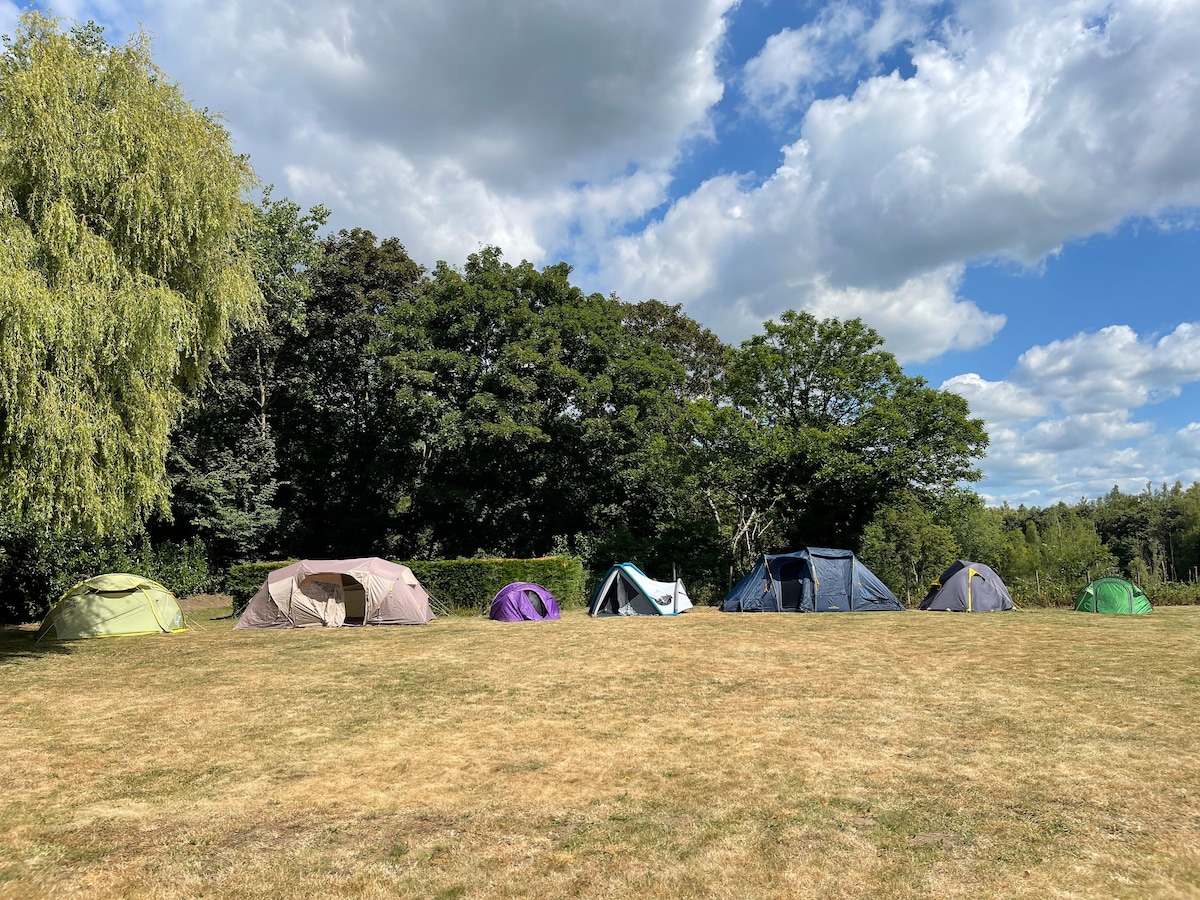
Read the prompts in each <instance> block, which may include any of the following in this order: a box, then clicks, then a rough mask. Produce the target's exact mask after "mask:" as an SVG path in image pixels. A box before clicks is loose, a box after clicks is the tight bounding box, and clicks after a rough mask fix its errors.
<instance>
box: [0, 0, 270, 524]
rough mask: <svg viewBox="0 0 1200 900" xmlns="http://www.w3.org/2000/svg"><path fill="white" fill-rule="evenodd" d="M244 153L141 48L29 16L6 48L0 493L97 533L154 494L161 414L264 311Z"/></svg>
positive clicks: (144, 506) (1, 98) (159, 501)
mask: <svg viewBox="0 0 1200 900" xmlns="http://www.w3.org/2000/svg"><path fill="white" fill-rule="evenodd" d="M252 183H253V175H252V172H251V169H250V166H249V163H248V162H247V161H246V160H245V159H244V158H242V157H239V156H238V155H237V154H235V153H234V151H233V149H232V147H231V145H230V140H229V135H228V133H227V132H226V130H225V129H224V128H223V127H222V126H221V124H220V123H219V122H218V121H217V120H216V118H215V117H213V116H212V115H210V114H209V113H207V112H206V111H203V110H198V109H195V108H193V107H192V106H191V105H189V104H188V102H187V101H186V100H185V99H184V96H183V93H182V91H181V90H180V88H179V87H178V86H177V85H176V84H174V83H173V82H171V81H170V80H169V79H168V78H167V77H166V76H165V75H164V73H163V72H162V71H160V70H159V69H158V68H157V67H156V66H155V65H154V63H153V61H152V58H151V50H150V43H149V39H148V38H147V37H146V36H145V35H144V34H138V35H134V36H133V37H131V38H130V39H129V40H128V41H126V42H125V43H123V44H120V45H110V44H108V43H107V42H106V41H105V40H104V37H103V34H102V33H101V31H100V29H98V28H97V27H95V26H94V25H91V24H89V25H87V26H82V27H76V28H73V29H71V30H70V31H64V30H63V27H62V25H61V24H60V22H59V21H58V20H56V19H53V18H50V17H47V16H44V15H42V14H40V13H36V12H30V13H27V14H25V15H24V16H23V17H22V18H21V21H20V24H19V26H18V28H17V29H16V32H15V34H14V35H13V36H11V37H6V38H5V47H4V52H3V54H2V55H0V501H2V502H3V504H4V506H5V508H6V509H7V510H9V511H10V512H11V513H12V514H15V515H17V516H18V517H20V518H22V519H26V520H37V521H42V522H45V523H47V524H49V525H51V526H54V527H68V526H70V527H77V528H83V529H87V530H93V531H102V530H105V529H110V528H114V527H120V526H123V525H125V524H127V523H129V522H130V521H136V520H139V519H140V518H142V517H144V516H145V515H146V514H147V513H148V512H149V511H151V510H152V509H156V508H165V505H166V501H167V497H168V486H167V478H166V472H165V458H166V454H167V446H168V440H169V435H170V430H171V426H172V425H173V423H174V422H175V421H176V420H177V419H178V417H179V415H180V412H181V410H182V408H183V405H184V402H185V398H186V396H187V394H188V392H189V391H191V390H192V389H194V388H195V387H196V386H197V385H198V384H199V383H200V381H201V379H202V378H203V377H204V375H205V373H206V371H207V368H208V366H209V364H210V363H211V361H212V360H213V359H214V358H218V357H220V356H221V355H222V354H223V352H224V351H225V348H226V347H227V345H228V342H229V340H230V336H231V334H232V333H233V330H234V329H235V328H236V327H237V326H240V325H244V324H246V323H248V322H249V321H250V320H251V319H252V318H253V317H254V316H255V315H256V314H257V311H258V307H259V304H260V302H261V295H260V293H259V290H258V287H257V286H256V283H255V278H254V263H253V255H252V253H251V252H250V251H249V250H248V249H247V248H246V246H245V245H244V242H243V239H244V237H245V234H246V228H247V226H248V224H249V223H250V221H251V216H252V209H251V207H250V206H249V205H248V203H247V202H246V199H245V197H246V192H247V190H248V189H249V187H250V186H251V185H252Z"/></svg>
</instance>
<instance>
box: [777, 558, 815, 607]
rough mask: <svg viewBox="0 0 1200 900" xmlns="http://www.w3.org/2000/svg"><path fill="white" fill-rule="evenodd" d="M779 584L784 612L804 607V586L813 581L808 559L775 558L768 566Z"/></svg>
mask: <svg viewBox="0 0 1200 900" xmlns="http://www.w3.org/2000/svg"><path fill="white" fill-rule="evenodd" d="M767 569H768V571H769V572H770V573H771V577H772V578H774V579H775V581H776V583H777V584H778V585H779V606H780V608H781V609H782V610H783V611H784V612H799V611H800V610H801V609H803V608H804V602H803V601H804V586H805V585H806V584H809V583H810V582H811V581H812V570H811V569H810V568H809V565H808V560H806V559H797V558H794V557H785V558H782V559H773V560H771V562H770V564H769V565H768V567H767Z"/></svg>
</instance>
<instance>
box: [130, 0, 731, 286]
mask: <svg viewBox="0 0 1200 900" xmlns="http://www.w3.org/2000/svg"><path fill="white" fill-rule="evenodd" d="M735 2H736V0H706V2H703V3H694V2H690V0H664V2H661V3H657V4H653V5H646V4H644V3H641V2H639V0H606V2H604V3H574V2H567V0H528V2H520V3H495V2H493V0H454V2H441V3H407V4H381V3H374V2H369V0H255V2H249V0H179V2H176V3H172V4H169V5H168V6H166V7H165V8H161V9H158V10H157V11H156V13H155V21H154V29H155V31H156V32H157V34H158V38H159V40H158V44H157V47H158V50H159V54H158V55H159V58H160V61H161V62H162V64H163V65H164V67H165V68H167V69H168V71H169V72H170V73H171V74H172V76H173V77H176V78H179V79H180V81H181V82H182V83H183V84H184V85H185V87H186V88H187V89H188V90H189V92H190V93H191V94H192V95H193V97H194V99H195V100H196V101H197V102H199V103H202V104H203V105H206V106H210V107H212V108H215V109H220V110H222V111H224V112H225V114H226V115H227V117H228V119H229V121H230V123H231V127H232V128H233V131H234V134H235V137H236V138H237V139H238V140H239V144H240V145H241V146H242V147H243V148H246V147H249V148H253V151H254V152H253V161H254V163H255V165H256V168H257V169H258V170H259V171H260V172H266V173H273V172H286V173H287V177H288V183H287V184H285V185H281V186H280V187H281V190H283V191H286V193H288V194H289V195H290V196H292V197H293V198H294V199H297V200H299V201H300V202H302V203H307V204H312V203H317V202H325V203H327V204H330V205H333V206H335V214H334V222H335V224H338V225H361V226H365V227H370V228H372V229H373V230H375V231H377V232H379V233H381V234H395V235H396V236H398V237H400V238H401V240H403V241H404V242H405V243H406V245H407V246H408V247H409V250H410V252H412V253H413V254H414V255H415V256H417V258H418V259H421V260H422V261H425V262H430V261H432V259H433V258H436V257H438V256H444V257H446V258H449V259H461V258H462V257H463V256H464V255H465V254H466V253H468V252H471V251H472V250H474V249H475V248H476V247H477V246H478V245H479V244H480V243H497V244H499V245H500V246H501V247H502V248H503V249H504V250H505V252H506V254H507V255H508V256H510V257H514V258H519V257H521V256H523V255H528V256H530V257H531V258H534V259H536V260H540V261H546V259H545V256H546V255H547V254H549V253H550V252H552V251H555V250H557V249H560V248H561V247H563V246H564V244H563V241H565V240H566V235H568V234H572V233H574V234H575V235H576V239H578V238H579V237H580V235H587V236H589V237H590V238H591V240H593V241H596V240H601V239H602V238H603V237H604V235H606V234H607V233H609V232H610V231H611V229H612V228H613V227H614V224H615V223H621V222H626V221H629V220H630V219H636V218H637V217H639V216H641V215H643V214H644V213H645V212H646V211H647V210H648V209H651V208H653V207H654V206H657V205H659V204H661V203H662V202H663V201H664V200H665V199H666V186H667V184H668V181H669V174H668V173H669V171H670V169H671V167H672V165H673V164H674V161H675V160H676V158H677V156H678V153H679V150H680V146H681V145H682V144H683V143H684V142H685V141H687V140H689V139H691V138H693V137H695V136H697V135H703V134H706V133H708V132H709V131H710V129H711V125H710V123H709V119H708V116H709V111H710V109H711V107H712V106H713V104H714V103H716V102H717V101H718V100H719V99H720V98H721V96H722V92H723V90H724V87H723V85H722V83H721V82H720V80H719V79H718V78H717V77H716V74H715V54H716V52H717V51H718V49H719V47H720V45H721V41H722V38H723V34H724V27H725V20H724V13H725V12H726V10H727V9H728V8H729V7H730V6H731V5H732V4H733V3H735ZM269 177H274V176H269ZM322 190H323V191H327V192H328V193H319V191H322ZM584 252H585V253H586V248H585V249H584ZM592 253H593V254H594V251H592Z"/></svg>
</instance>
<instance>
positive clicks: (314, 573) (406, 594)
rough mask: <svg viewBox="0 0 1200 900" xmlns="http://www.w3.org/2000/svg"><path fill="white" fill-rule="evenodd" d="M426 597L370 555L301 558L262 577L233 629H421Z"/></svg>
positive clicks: (405, 575) (404, 571)
mask: <svg viewBox="0 0 1200 900" xmlns="http://www.w3.org/2000/svg"><path fill="white" fill-rule="evenodd" d="M432 620H433V611H432V610H431V609H430V608H429V595H428V594H426V593H425V589H424V588H423V587H421V582H419V581H417V577H416V576H415V575H413V573H412V570H411V569H409V568H408V567H407V566H402V565H399V564H398V563H393V562H388V561H387V560H386V559H379V558H378V557H375V556H369V557H364V558H362V559H302V560H300V562H296V563H292V564H291V565H290V566H284V567H283V568H282V569H276V570H275V571H274V572H272V573H271V574H270V575H268V576H267V580H266V581H264V582H263V586H262V587H260V588H259V589H258V593H257V594H255V595H254V597H253V598H252V599H251V600H250V603H249V604H247V606H246V609H245V611H244V612H243V613H242V615H241V618H239V619H238V623H237V625H236V626H235V628H308V627H313V626H321V627H325V628H338V627H340V626H342V625H424V624H425V623H426V622H430V621H432Z"/></svg>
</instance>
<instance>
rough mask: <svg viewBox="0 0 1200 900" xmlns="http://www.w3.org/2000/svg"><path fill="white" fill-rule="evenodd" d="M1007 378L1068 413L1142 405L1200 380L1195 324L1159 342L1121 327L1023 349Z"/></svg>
mask: <svg viewBox="0 0 1200 900" xmlns="http://www.w3.org/2000/svg"><path fill="white" fill-rule="evenodd" d="M1012 377H1013V378H1014V379H1015V380H1016V381H1018V382H1020V383H1024V384H1036V385H1037V386H1038V390H1039V392H1041V393H1042V395H1043V396H1046V397H1049V398H1052V399H1053V400H1054V401H1055V402H1057V403H1058V404H1060V405H1061V406H1062V408H1063V409H1064V410H1066V411H1067V412H1071V413H1090V412H1101V411H1105V410H1111V409H1114V408H1120V407H1126V408H1128V407H1138V406H1145V405H1146V404H1148V403H1155V402H1159V401H1161V400H1165V399H1167V398H1169V397H1176V396H1178V395H1179V393H1180V390H1181V388H1182V386H1183V385H1185V384H1188V383H1190V382H1194V381H1200V324H1197V323H1190V322H1185V323H1184V324H1182V325H1180V326H1179V327H1178V328H1176V329H1175V331H1173V332H1172V333H1171V334H1169V335H1167V336H1165V337H1163V338H1161V339H1158V340H1154V339H1149V340H1143V339H1140V338H1139V337H1138V336H1137V335H1136V334H1135V333H1134V331H1133V329H1131V328H1129V327H1128V326H1125V325H1112V326H1110V327H1108V328H1104V329H1101V330H1100V331H1098V332H1096V333H1095V334H1079V335H1075V336H1074V337H1072V338H1070V339H1068V340H1065V341H1054V342H1053V343H1050V344H1047V345H1046V346H1043V347H1033V348H1032V349H1030V350H1027V351H1026V352H1025V353H1023V354H1022V355H1021V358H1020V359H1019V360H1018V361H1017V367H1016V370H1015V371H1014V372H1013V375H1012Z"/></svg>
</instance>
